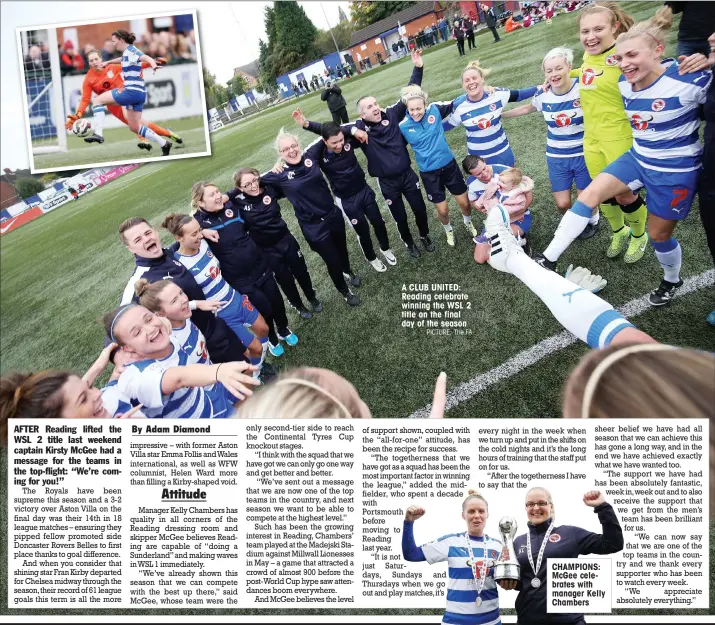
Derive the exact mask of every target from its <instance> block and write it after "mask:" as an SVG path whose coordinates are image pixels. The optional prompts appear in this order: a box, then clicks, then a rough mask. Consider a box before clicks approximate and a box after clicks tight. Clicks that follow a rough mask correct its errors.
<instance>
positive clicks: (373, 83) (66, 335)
mask: <svg viewBox="0 0 715 625" xmlns="http://www.w3.org/2000/svg"><path fill="white" fill-rule="evenodd" d="M658 6H660V5H659V4H658V3H651V2H648V3H644V2H642V3H630V4H628V6H627V9H628V10H630V11H632V14H633V15H634V17H635V18H636V19H644V18H646V17H648V16H649V15H651V14H652V13H654V12H655V10H656V9H657V7H658ZM675 32H676V28H673V30H672V33H671V40H670V42H669V47H668V52H670V53H671V54H672V53H673V52H674V49H675V43H674V42H675ZM502 38H503V42H502V43H499V44H494V43H492V39H491V37H490V36H489V33H488V31H487V32H486V34H484V33H482V34H480V35H479V36H478V37H477V47H476V50H474V51H472V52H470V53H468V56H467V57H466V58H462V59H460V58H459V57H458V55H457V50H456V45H455V44H454V42H450V43H448V44H446V45H443V46H440V47H437V48H435V49H432V50H429V51H427V52H426V53H425V55H424V56H425V79H424V87H425V89H426V90H427V91H428V92H429V94H430V99H432V100H448V99H451V98H454V97H456V96H458V95H459V94H460V93H462V90H461V80H460V76H461V72H462V69H463V68H464V66H465V65H466V63H467V61H469V60H472V59H476V58H478V59H480V61H481V62H482V64H483V65H484V66H485V67H488V68H491V69H492V73H491V74H490V75H489V79H488V82H489V83H490V84H492V85H496V86H504V87H511V88H521V87H528V86H530V85H533V84H536V83H541V82H542V80H543V75H542V73H541V60H542V58H543V56H544V54H545V53H546V52H547V51H548V50H549V49H550V48H552V47H554V46H556V45H564V44H565V45H569V46H571V47H572V48H574V50H575V52H576V60H575V62H574V66H578V65H579V64H580V60H581V48H580V44H579V43H578V39H577V28H576V16H575V15H561V16H558V17H557V18H556V19H555V20H554V22H553V24H552V25H547V24H544V23H542V24H538V25H537V26H536V27H534V28H531V29H529V30H527V31H517V32H515V33H512V34H509V35H505V34H504V33H503V32H502ZM411 67H412V66H411V64H410V61H409V59H405V60H401V61H399V62H397V63H394V64H392V65H389V66H387V67H384V68H380V69H376V70H374V71H371V72H368V73H367V74H366V75H364V76H361V77H359V78H353V79H351V80H348V81H343V82H341V86H342V89H343V93H344V95H345V98H346V100H347V101H348V103H349V105H350V111H351V115H353V114H354V103H355V102H356V100H357V99H358V97H360V96H362V95H368V94H370V95H374V96H376V97H377V98H378V102H379V103H380V104H381V105H382V106H387V105H389V104H392V103H394V102H395V101H396V100H397V98H398V94H399V90H400V88H401V87H402V86H403V85H404V84H406V82H407V80H408V78H409V76H410V72H411ZM298 104H299V105H300V106H301V107H302V109H303V111H304V112H305V114H306V116H307V117H308V119H312V120H317V121H327V120H329V119H330V117H329V113H328V110H327V107H326V105H325V103H323V102H321V101H320V97H319V94H318V93H314V94H311V95H309V96H304V97H302V98H300V100H299V101H298ZM294 106H295V101H292V102H290V103H287V104H285V105H281V106H278V107H274V108H271V109H269V110H267V111H265V112H263V113H261V114H259V115H256V116H253V117H250V118H249V119H247V120H245V121H243V122H241V123H239V124H236V125H233V126H230V127H227V128H225V129H222V130H220V131H218V132H216V133H214V134H213V135H212V137H211V141H212V149H213V155H212V156H211V157H206V158H194V159H188V160H185V161H181V160H175V161H171V162H165V163H162V162H159V163H153V164H149V165H144V166H142V167H140V168H139V169H137V170H136V171H133V172H131V173H130V174H128V175H126V176H124V177H122V178H121V179H119V180H117V181H116V182H113V183H111V184H109V185H107V186H105V187H103V188H101V189H98V190H97V191H94V192H92V193H91V194H89V195H88V196H85V197H83V198H81V199H80V201H78V202H73V203H71V204H68V205H66V206H63V207H62V208H60V209H58V210H56V211H54V212H52V213H50V214H48V215H46V216H43V217H42V218H41V219H38V220H36V221H34V222H32V223H31V224H29V225H26V226H24V227H22V228H21V229H19V230H18V231H15V232H12V233H10V234H9V235H7V236H5V237H3V238H2V250H1V253H2V266H1V269H0V271H1V274H0V275H1V277H2V321H1V322H0V323H1V326H0V327H1V329H2V347H1V349H2V352H1V356H2V360H1V367H2V369H1V370H2V372H3V373H4V372H7V371H11V370H18V369H19V370H39V369H43V368H47V367H60V368H70V369H73V370H76V371H79V372H83V371H84V370H85V369H86V368H87V367H88V366H89V364H90V363H91V362H92V361H93V359H94V358H95V357H96V355H97V354H98V353H99V350H100V348H101V346H102V344H103V336H102V329H101V327H100V326H99V324H97V323H96V321H95V320H96V319H97V318H98V317H99V316H100V315H101V314H102V313H103V312H105V311H107V310H109V309H111V308H112V307H113V306H114V305H116V304H117V302H118V300H119V297H120V294H121V292H122V289H123V288H124V286H125V284H126V281H127V279H128V278H129V276H130V275H131V273H132V271H133V261H132V257H131V255H130V254H129V253H128V252H127V250H126V249H125V248H124V247H123V246H122V245H121V243H120V242H119V238H118V235H117V229H118V226H119V224H120V223H121V222H122V221H123V220H124V219H126V218H127V217H131V216H135V215H141V216H144V217H146V218H148V219H149V220H150V221H151V222H152V223H153V224H156V225H158V224H159V223H160V222H161V219H162V218H163V216H165V215H166V214H167V213H169V212H172V211H179V212H188V210H189V200H190V189H191V185H192V184H193V183H194V182H196V181H198V180H210V181H213V182H216V183H218V185H219V186H220V187H222V188H224V189H227V188H229V187H230V185H231V180H232V174H233V172H234V171H235V170H236V169H237V168H238V167H242V166H253V167H256V168H258V169H260V170H262V171H264V170H266V169H268V168H269V167H270V166H271V165H272V164H273V163H274V162H275V160H276V154H275V152H274V150H273V147H272V142H273V139H274V138H275V136H276V134H277V132H278V130H279V128H280V127H281V126H285V127H286V128H288V129H290V130H295V131H296V132H297V134H298V135H299V136H300V138H301V141H302V142H303V145H306V144H307V143H308V142H310V141H312V140H314V139H315V138H316V136H315V135H312V134H310V133H308V132H306V131H303V130H302V129H298V127H297V126H296V125H295V124H294V122H293V120H292V119H291V117H290V113H291V111H292V110H293V108H294ZM504 126H505V129H506V132H507V134H508V136H509V139H510V142H511V145H512V147H513V149H514V152H515V154H516V159H517V165H518V166H520V167H521V168H522V169H523V170H524V172H525V173H526V174H528V175H530V176H532V177H533V178H534V180H535V182H536V192H535V198H536V199H535V203H534V206H533V207H532V211H533V213H534V226H533V229H532V235H531V239H532V244H533V245H534V248H535V249H536V250H543V249H544V247H545V246H546V245H547V244H548V242H549V241H550V239H551V236H552V234H553V232H554V230H555V228H556V226H557V224H558V221H559V218H560V216H559V214H558V212H557V210H556V208H555V206H554V203H553V198H552V195H551V192H550V187H549V181H548V176H547V171H546V159H545V156H544V151H545V142H546V130H545V124H544V122H543V118H541V117H540V116H539V115H538V114H534V115H531V116H529V117H522V118H519V119H515V120H505V121H504ZM447 136H448V140H449V143H450V145H451V147H452V150H453V152H454V154H455V156H456V157H457V160H458V161H461V159H462V158H463V157H464V156H465V155H466V141H465V137H464V130H463V129H456V130H454V131H452V132H450V133H448V135H447ZM129 143H131V142H129ZM107 149H109V145H107ZM359 158H360V159H361V161H362V162H363V163H364V157H363V156H362V155H361V154H360V155H359ZM368 180H369V182H370V184H371V185H373V186H375V183H374V180H373V179H371V178H368ZM376 191H377V189H376ZM378 198H380V195H379V193H378ZM381 208H382V210H383V214H384V216H385V219H386V221H387V223H388V231H389V234H390V238H391V243H392V246H393V249H394V250H395V252H396V255H397V259H398V264H397V266H396V267H390V268H388V271H387V273H384V274H377V273H376V272H374V270H373V269H372V268H370V267H369V265H368V264H367V262H366V261H365V259H364V257H363V256H362V253H361V252H360V250H359V247H358V244H357V241H356V238H355V236H354V235H353V233H352V232H348V241H349V248H350V255H351V262H352V265H353V267H354V269H355V270H356V271H357V272H358V273H359V274H360V275H362V276H363V277H364V282H363V286H361V287H360V288H359V290H358V293H359V295H360V297H361V299H362V301H363V304H362V306H360V307H359V308H357V309H351V308H349V307H348V306H347V305H346V304H345V302H344V301H343V299H342V298H341V297H339V295H338V294H337V293H336V291H335V289H334V288H333V286H332V283H331V282H330V280H329V278H328V275H327V271H326V269H325V266H324V264H323V262H322V260H321V259H320V258H319V257H318V256H317V255H316V254H314V253H313V252H312V251H310V250H309V248H308V246H307V244H306V243H305V242H304V240H303V238H302V235H301V233H300V230H299V228H298V227H297V223H296V221H295V218H294V215H293V212H292V210H291V208H290V205H289V204H287V203H284V216H285V218H286V221H287V222H288V224H289V227H290V228H291V230H292V231H293V232H294V233H295V235H296V237H297V238H298V240H299V242H300V243H301V246H302V248H303V250H304V252H305V254H306V257H307V262H308V266H309V269H310V272H311V275H312V276H313V279H314V281H315V283H316V287H317V291H318V294H319V296H320V297H321V298H322V299H323V301H324V303H325V311H324V312H323V313H322V314H320V315H316V316H315V317H314V318H313V319H312V320H307V321H305V320H301V319H299V318H298V316H297V315H296V314H295V313H294V312H293V311H291V310H290V309H289V317H290V321H291V328H292V329H293V330H294V331H295V332H296V333H297V335H298V336H299V338H300V343H299V345H298V346H297V347H295V348H288V349H287V355H286V357H284V358H283V359H281V360H280V361H279V364H280V366H281V367H295V366H300V365H312V366H322V367H327V368H330V369H334V370H335V371H337V372H339V373H341V374H342V375H344V376H345V377H346V378H348V379H349V380H351V381H352V382H353V383H354V384H355V386H356V387H357V389H358V390H359V392H360V394H361V395H362V397H363V398H364V399H365V401H366V402H367V404H368V405H369V406H370V408H371V409H372V411H373V414H374V415H375V416H377V417H398V416H406V415H409V414H411V413H412V412H413V411H415V410H417V409H419V408H421V407H423V406H424V405H425V404H427V403H429V402H430V401H431V394H432V391H433V385H434V380H435V378H436V376H437V374H438V373H439V372H440V371H442V370H444V371H446V372H447V375H448V385H449V388H451V387H453V386H454V385H457V384H459V383H462V382H464V381H467V380H469V379H471V378H473V377H474V376H476V375H479V374H482V373H485V372H488V371H490V370H491V369H493V368H494V367H497V366H499V365H500V364H502V363H503V362H505V361H506V360H507V359H509V358H511V357H513V356H514V355H516V354H517V353H518V352H520V351H522V350H524V349H526V348H528V347H530V346H532V345H534V344H535V343H538V342H539V341H540V340H542V339H544V338H547V337H550V336H552V335H554V334H557V333H559V332H560V331H561V330H562V328H561V327H560V325H559V324H558V323H557V322H556V321H555V320H554V319H553V317H552V316H551V314H550V313H549V311H548V309H547V308H546V307H545V306H543V304H542V303H541V302H540V301H539V300H538V299H537V298H536V297H535V296H533V294H532V293H531V292H530V291H528V290H527V289H526V288H525V287H524V286H523V285H522V284H521V283H520V282H518V281H517V280H516V279H515V278H513V277H512V276H508V275H505V274H501V273H498V272H496V271H494V270H493V269H492V268H491V267H489V266H488V265H483V266H477V265H476V264H475V263H474V262H473V260H472V252H473V244H472V243H471V238H470V237H469V236H468V235H467V232H466V230H464V228H463V226H462V225H461V219H460V213H459V211H458V209H457V207H456V204H454V203H453V202H452V204H451V215H452V221H453V223H454V226H455V234H456V239H457V244H456V247H455V248H448V247H447V245H446V241H445V237H444V234H443V230H442V228H441V226H440V224H439V222H438V221H437V219H436V215H435V211H434V208H433V207H432V206H431V205H430V204H429V203H428V210H429V213H430V228H431V230H432V235H433V238H434V240H435V241H436V243H437V251H436V253H434V254H423V256H422V258H421V259H419V260H418V261H415V260H412V259H410V258H409V257H408V255H407V252H406V250H405V248H404V246H403V245H402V243H401V241H400V240H399V238H398V234H397V230H396V228H395V226H394V223H393V222H392V220H391V218H390V216H389V213H388V212H387V207H386V206H384V202H382V203H381ZM476 219H477V222H478V223H479V222H480V220H481V218H476ZM607 230H608V227H607V224H606V223H605V220H604V221H603V222H602V226H601V229H600V231H599V233H598V234H597V235H596V236H595V237H594V238H592V239H590V240H588V241H585V242H577V243H575V244H574V245H573V246H572V247H571V248H570V249H569V250H568V251H567V252H566V254H565V255H564V257H563V263H564V267H565V266H566V265H568V263H574V264H575V265H583V266H586V267H588V268H590V269H591V270H592V271H593V272H595V273H599V274H602V275H604V276H605V277H606V278H607V279H608V280H609V285H608V287H607V288H606V290H605V291H604V293H603V296H604V297H605V298H606V299H607V300H608V301H609V302H611V303H612V304H613V305H615V306H619V305H622V304H624V303H625V302H628V301H629V300H632V299H634V298H636V297H639V296H642V295H643V294H645V293H647V292H648V291H650V290H651V289H653V288H655V287H656V286H657V285H658V284H659V282H660V279H661V268H660V266H659V264H658V262H657V261H656V258H655V256H654V254H653V250H652V248H651V247H649V249H648V251H647V254H646V256H645V258H644V259H643V260H641V261H640V262H639V263H637V264H635V265H631V266H626V265H624V264H623V262H622V260H615V261H612V260H609V259H607V258H606V256H605V253H604V252H605V248H606V246H607V244H608V238H609V235H608V232H607ZM413 231H414V232H416V228H415V227H414V226H413ZM162 236H163V240H164V241H165V242H166V243H167V244H168V243H169V242H170V237H169V236H168V235H167V233H163V234H162ZM677 237H678V239H679V240H680V241H681V243H682V246H683V274H684V276H686V277H687V276H692V275H695V274H700V273H702V272H704V271H706V270H708V269H711V268H712V260H711V258H710V256H709V254H708V251H707V246H706V243H705V237H704V233H703V231H702V226H701V224H700V220H699V215H698V211H697V205H696V207H695V208H694V209H693V211H692V214H691V215H690V217H689V218H688V219H687V220H686V221H685V222H684V223H683V224H682V225H680V226H679V227H678V230H677ZM411 283H417V284H433V283H456V284H458V285H459V286H460V288H461V289H462V290H463V291H464V292H466V293H467V294H468V295H469V300H470V302H471V310H469V311H466V312H465V313H464V315H463V318H464V319H465V320H466V321H467V322H468V327H469V329H471V331H472V333H471V335H464V336H451V337H446V338H445V337H439V336H427V334H426V333H425V332H424V331H417V330H408V329H405V328H402V327H401V325H400V322H401V289H402V286H403V284H411ZM708 291H709V292H708ZM712 308H713V301H712V289H704V290H702V291H697V292H695V293H693V294H690V295H687V296H684V297H682V298H680V299H678V300H676V301H675V302H673V303H671V304H670V305H669V306H668V307H667V308H665V309H658V310H649V311H647V312H645V313H644V314H642V315H639V316H638V317H636V318H635V320H634V321H635V323H636V325H638V326H639V327H641V328H642V329H644V330H645V331H647V332H649V333H651V334H652V335H653V336H655V337H656V338H657V339H659V340H661V341H665V342H670V343H673V344H677V345H682V346H690V347H696V348H702V349H713V346H715V333H714V331H713V329H712V328H710V327H709V326H708V325H707V324H706V322H705V317H706V315H707V314H708V312H710V310H711V309H712ZM587 349H588V348H587V347H586V346H584V345H581V344H579V345H574V346H572V347H570V348H567V349H565V350H562V351H559V352H556V353H554V354H552V355H551V356H549V357H547V358H544V359H543V360H541V361H540V362H539V363H538V365H537V366H532V367H529V368H527V369H525V370H524V371H523V372H522V373H520V374H518V375H515V376H514V377H512V378H509V379H506V380H504V381H502V382H500V383H498V384H496V385H494V386H492V387H490V388H489V389H487V390H486V391H484V392H482V393H480V394H479V395H477V396H476V397H474V398H472V399H471V400H468V401H465V402H464V403H462V404H460V405H459V406H457V407H456V408H454V409H453V410H452V411H450V412H449V413H448V416H455V417H457V416H458V417H555V416H558V415H559V414H560V408H559V406H560V392H561V388H562V385H563V382H564V380H565V378H566V376H567V374H568V372H569V370H570V369H571V368H572V367H573V365H574V364H575V363H576V362H577V361H578V359H579V358H580V357H581V356H582V355H583V354H584V353H586V351H587ZM644 400H645V398H644Z"/></svg>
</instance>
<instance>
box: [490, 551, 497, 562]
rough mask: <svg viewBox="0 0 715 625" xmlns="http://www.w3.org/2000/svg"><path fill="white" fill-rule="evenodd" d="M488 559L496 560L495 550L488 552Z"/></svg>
mask: <svg viewBox="0 0 715 625" xmlns="http://www.w3.org/2000/svg"><path fill="white" fill-rule="evenodd" d="M489 557H490V558H491V559H492V560H496V558H497V550H496V549H490V550H489Z"/></svg>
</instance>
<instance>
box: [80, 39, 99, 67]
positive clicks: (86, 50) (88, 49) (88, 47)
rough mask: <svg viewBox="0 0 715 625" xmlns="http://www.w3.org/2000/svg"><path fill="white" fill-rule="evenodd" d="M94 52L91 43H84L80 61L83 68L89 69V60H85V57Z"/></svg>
mask: <svg viewBox="0 0 715 625" xmlns="http://www.w3.org/2000/svg"><path fill="white" fill-rule="evenodd" d="M92 50H96V48H95V47H94V45H93V44H91V43H85V44H84V48H82V61H83V62H84V66H85V67H89V60H88V59H87V55H88V54H89V53H90V52H91V51H92Z"/></svg>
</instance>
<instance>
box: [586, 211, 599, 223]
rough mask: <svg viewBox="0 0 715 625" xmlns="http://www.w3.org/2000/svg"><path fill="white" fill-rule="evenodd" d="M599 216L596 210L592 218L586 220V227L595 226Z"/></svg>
mask: <svg viewBox="0 0 715 625" xmlns="http://www.w3.org/2000/svg"><path fill="white" fill-rule="evenodd" d="M600 216H601V211H600V210H598V208H597V209H596V212H595V213H594V214H593V217H591V219H589V220H588V225H589V226H595V225H596V224H597V223H598V218H599V217H600Z"/></svg>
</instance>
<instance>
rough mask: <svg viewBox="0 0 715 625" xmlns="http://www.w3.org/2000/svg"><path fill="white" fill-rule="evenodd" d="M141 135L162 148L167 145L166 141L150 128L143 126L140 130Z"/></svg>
mask: <svg viewBox="0 0 715 625" xmlns="http://www.w3.org/2000/svg"><path fill="white" fill-rule="evenodd" d="M139 134H140V135H141V136H142V137H144V138H145V139H149V141H153V142H154V143H158V144H159V145H160V146H161V147H164V146H165V145H166V139H164V138H163V137H160V136H159V135H158V134H156V133H155V132H154V131H153V130H152V129H151V128H149V127H148V126H142V127H141V128H139Z"/></svg>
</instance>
